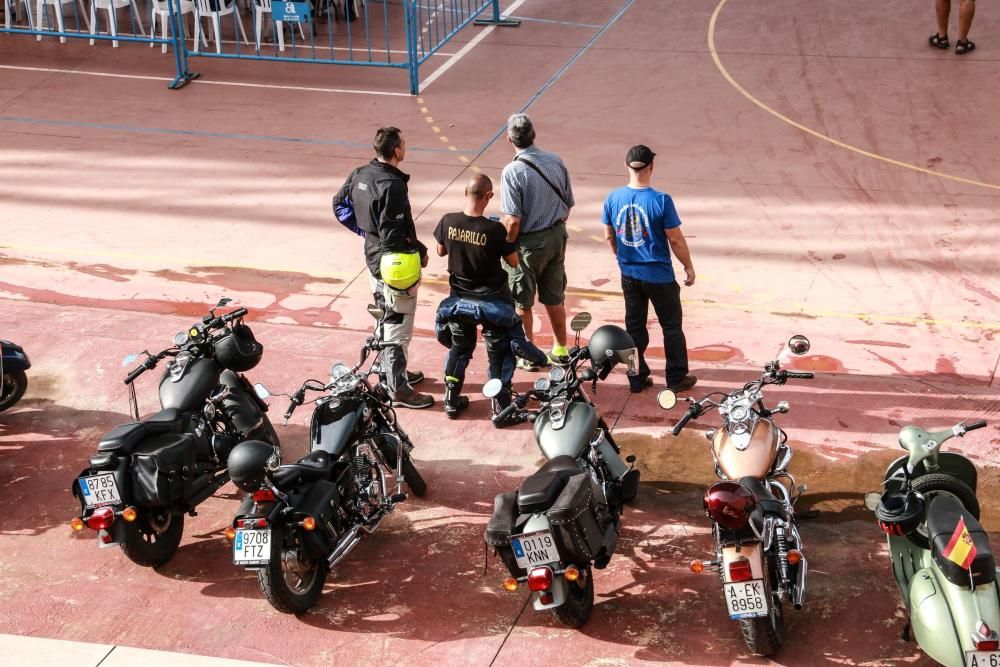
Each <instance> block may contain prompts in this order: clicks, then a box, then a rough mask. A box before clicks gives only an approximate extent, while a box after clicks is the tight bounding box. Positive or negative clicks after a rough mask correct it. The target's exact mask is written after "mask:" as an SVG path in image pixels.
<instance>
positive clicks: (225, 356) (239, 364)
mask: <svg viewBox="0 0 1000 667" xmlns="http://www.w3.org/2000/svg"><path fill="white" fill-rule="evenodd" d="M262 356H264V346H263V345H261V344H260V343H258V342H257V339H256V338H254V336H253V331H251V330H250V327H248V326H247V325H245V324H237V325H236V326H234V327H233V330H232V332H231V333H229V334H228V335H226V336H224V337H223V338H220V339H219V340H217V341H216V342H215V360H216V361H218V362H219V365H220V366H222V367H223V368H227V369H229V370H231V371H233V372H235V373H245V372H247V371H248V370H250V369H251V368H253V367H254V366H256V365H257V364H258V363H260V358H261V357H262Z"/></svg>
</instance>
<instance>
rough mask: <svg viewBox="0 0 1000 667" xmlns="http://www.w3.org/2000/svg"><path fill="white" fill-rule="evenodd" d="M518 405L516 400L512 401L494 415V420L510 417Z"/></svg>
mask: <svg viewBox="0 0 1000 667" xmlns="http://www.w3.org/2000/svg"><path fill="white" fill-rule="evenodd" d="M517 407H518V406H517V403H516V402H515V401H511V402H510V405H508V406H507V407H506V408H504V409H503V410H501V411H500V412H499V413H497V414H495V415H493V421H494V422H499V421H503V420H504V419H506V418H507V417H509V416H510V415H511V413H513V412H514V410H517Z"/></svg>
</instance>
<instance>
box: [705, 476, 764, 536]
mask: <svg viewBox="0 0 1000 667" xmlns="http://www.w3.org/2000/svg"><path fill="white" fill-rule="evenodd" d="M702 502H703V504H704V506H705V513H706V514H708V516H709V517H711V519H712V521H715V522H716V523H717V524H719V525H720V526H722V527H723V528H730V529H733V530H735V529H738V528H742V527H743V526H745V525H746V523H747V521H749V520H750V515H751V514H752V513H753V511H754V510H755V509H757V499H756V498H754V495H753V491H751V490H750V489H748V488H747V487H745V486H743V485H742V484H740V483H739V482H717V483H715V484H713V485H712V486H710V487H709V488H708V491H706V492H705V497H704V499H703V500H702Z"/></svg>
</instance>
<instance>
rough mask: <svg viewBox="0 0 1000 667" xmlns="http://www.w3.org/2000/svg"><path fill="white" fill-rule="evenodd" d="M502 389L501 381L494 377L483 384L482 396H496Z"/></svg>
mask: <svg viewBox="0 0 1000 667" xmlns="http://www.w3.org/2000/svg"><path fill="white" fill-rule="evenodd" d="M501 391H503V382H501V381H500V380H498V379H496V378H494V379H492V380H490V381H489V382H487V383H486V384H484V385H483V396H485V397H486V398H496V397H497V396H499V395H500V392H501Z"/></svg>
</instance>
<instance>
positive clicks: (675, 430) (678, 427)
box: [670, 407, 698, 436]
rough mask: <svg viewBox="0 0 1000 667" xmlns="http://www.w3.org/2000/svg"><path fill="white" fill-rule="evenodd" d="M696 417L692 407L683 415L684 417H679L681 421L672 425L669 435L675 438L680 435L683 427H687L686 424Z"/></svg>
mask: <svg viewBox="0 0 1000 667" xmlns="http://www.w3.org/2000/svg"><path fill="white" fill-rule="evenodd" d="M697 416H698V415H697V413H696V412H695V408H694V407H692V408H691V409H690V410H688V411H687V412H685V413H684V416H683V417H681V420H680V421H679V422H677V423H676V424H674V427H673V429H671V431H670V433H671V434H673V435H675V436H677V435H680V434H681V431H682V430H683V429H684V427H685V426H686V425H687V423H688V422H689V421H691V420H692V419H694V418H695V417H697Z"/></svg>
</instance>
